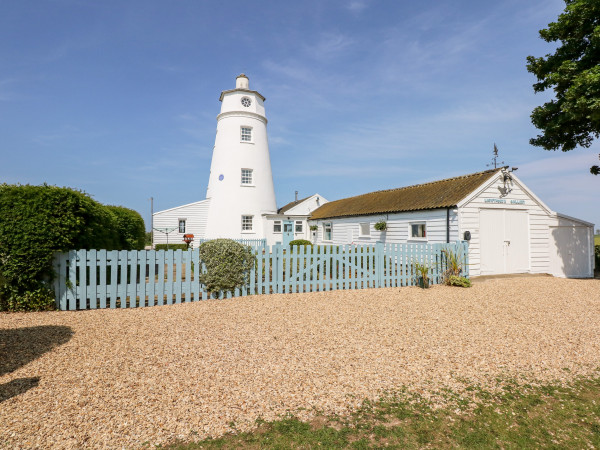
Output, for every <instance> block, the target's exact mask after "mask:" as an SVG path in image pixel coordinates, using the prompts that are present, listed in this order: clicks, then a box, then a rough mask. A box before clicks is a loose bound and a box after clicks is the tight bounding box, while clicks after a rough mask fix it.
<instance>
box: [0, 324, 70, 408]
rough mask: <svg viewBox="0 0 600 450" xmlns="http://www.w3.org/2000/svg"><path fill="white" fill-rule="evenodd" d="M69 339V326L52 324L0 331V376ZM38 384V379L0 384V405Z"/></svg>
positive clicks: (22, 379)
mask: <svg viewBox="0 0 600 450" xmlns="http://www.w3.org/2000/svg"><path fill="white" fill-rule="evenodd" d="M72 336H73V331H72V330H71V328H70V327H65V326H55V325H45V326H39V327H27V328H15V329H0V376H2V375H6V374H8V373H11V372H14V371H15V370H17V369H18V368H20V367H22V366H24V365H26V364H29V363H30V362H31V361H33V360H35V359H37V358H39V357H40V356H42V355H43V354H44V353H46V352H49V351H50V350H52V349H53V348H55V347H58V346H59V345H62V344H65V343H66V342H68V341H69V340H70V339H71V337H72ZM39 381H40V378H39V377H32V378H18V379H16V380H13V381H9V382H8V383H4V384H0V402H3V401H4V400H7V399H9V398H11V397H14V396H16V395H19V394H22V393H23V392H26V391H28V390H29V389H31V388H34V387H36V386H37V385H38V383H39Z"/></svg>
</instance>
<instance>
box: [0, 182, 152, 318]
mask: <svg viewBox="0 0 600 450" xmlns="http://www.w3.org/2000/svg"><path fill="white" fill-rule="evenodd" d="M143 223H144V222H143V219H142V218H141V216H140V215H139V214H138V213H136V212H135V211H132V210H129V209H127V208H120V207H110V208H107V207H106V206H104V205H102V204H101V203H98V202H97V201H95V200H93V199H92V198H91V197H90V196H89V195H87V194H85V193H84V192H81V191H78V190H75V189H70V188H60V187H56V186H48V185H47V184H44V185H41V186H30V185H8V184H0V280H1V281H0V310H4V309H10V310H14V309H15V308H16V309H18V310H21V311H23V310H31V309H47V305H48V302H49V297H48V295H51V294H48V293H49V292H50V291H48V283H49V282H50V281H51V280H52V278H53V276H54V274H53V269H52V260H53V257H54V253H55V252H59V251H67V250H71V249H106V250H121V249H123V248H130V247H129V246H130V245H137V243H136V234H137V233H138V232H139V228H140V224H141V229H142V233H143ZM142 236H143V234H142ZM142 242H143V241H142Z"/></svg>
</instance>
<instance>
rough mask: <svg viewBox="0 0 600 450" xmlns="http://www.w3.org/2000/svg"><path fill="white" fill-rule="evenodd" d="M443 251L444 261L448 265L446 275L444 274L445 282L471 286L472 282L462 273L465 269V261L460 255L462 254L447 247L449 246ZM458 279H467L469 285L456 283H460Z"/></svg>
mask: <svg viewBox="0 0 600 450" xmlns="http://www.w3.org/2000/svg"><path fill="white" fill-rule="evenodd" d="M442 253H443V255H444V259H445V261H444V262H445V265H446V270H445V271H444V275H443V279H444V284H446V285H448V286H462V287H470V286H471V282H470V281H469V280H468V279H467V278H465V277H463V276H461V273H462V271H463V263H464V261H463V259H462V258H461V257H460V255H459V254H457V253H456V252H454V251H452V250H450V249H447V248H446V249H443V250H442ZM457 280H467V282H468V283H469V285H468V286H463V285H462V284H456V283H460V282H459V281H457Z"/></svg>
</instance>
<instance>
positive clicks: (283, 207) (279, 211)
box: [277, 195, 312, 214]
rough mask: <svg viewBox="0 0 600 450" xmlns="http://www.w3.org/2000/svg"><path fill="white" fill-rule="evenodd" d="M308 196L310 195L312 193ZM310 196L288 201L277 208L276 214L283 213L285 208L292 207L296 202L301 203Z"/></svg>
mask: <svg viewBox="0 0 600 450" xmlns="http://www.w3.org/2000/svg"><path fill="white" fill-rule="evenodd" d="M310 197H312V195H311V196H310ZM310 197H304V198H301V199H300V200H294V201H293V202H289V203H288V204H287V205H285V206H282V207H281V208H279V209H278V210H277V214H284V213H285V212H286V211H287V210H289V209H292V208H293V207H294V206H296V205H297V204H298V203H302V202H303V201H304V200H307V199H309V198H310Z"/></svg>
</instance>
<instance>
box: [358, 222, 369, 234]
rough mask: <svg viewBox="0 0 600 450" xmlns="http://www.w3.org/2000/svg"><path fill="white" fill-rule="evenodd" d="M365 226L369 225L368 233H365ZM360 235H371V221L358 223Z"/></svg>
mask: <svg viewBox="0 0 600 450" xmlns="http://www.w3.org/2000/svg"><path fill="white" fill-rule="evenodd" d="M364 226H366V227H367V231H368V233H364V228H363V227H364ZM358 237H371V222H359V223H358Z"/></svg>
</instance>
